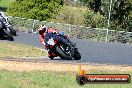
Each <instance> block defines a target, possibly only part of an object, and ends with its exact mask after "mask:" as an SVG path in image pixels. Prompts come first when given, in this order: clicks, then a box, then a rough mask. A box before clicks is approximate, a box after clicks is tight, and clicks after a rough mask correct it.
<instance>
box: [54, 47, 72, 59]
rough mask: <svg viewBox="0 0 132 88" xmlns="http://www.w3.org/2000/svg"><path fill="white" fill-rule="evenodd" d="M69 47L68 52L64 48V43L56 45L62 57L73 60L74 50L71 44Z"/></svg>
mask: <svg viewBox="0 0 132 88" xmlns="http://www.w3.org/2000/svg"><path fill="white" fill-rule="evenodd" d="M66 46H67V45H66ZM67 47H68V49H69V53H66V52H65V51H64V50H63V48H64V47H63V46H62V45H60V46H57V47H56V52H57V53H58V55H59V57H60V58H61V59H66V60H71V59H72V57H73V55H74V51H73V50H72V48H71V46H67Z"/></svg>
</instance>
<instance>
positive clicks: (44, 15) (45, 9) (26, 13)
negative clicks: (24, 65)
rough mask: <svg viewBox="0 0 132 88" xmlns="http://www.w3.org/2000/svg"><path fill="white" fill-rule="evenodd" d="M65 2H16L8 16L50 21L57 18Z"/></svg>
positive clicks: (44, 0)
mask: <svg viewBox="0 0 132 88" xmlns="http://www.w3.org/2000/svg"><path fill="white" fill-rule="evenodd" d="M61 5H63V0H16V1H15V2H13V3H12V6H11V7H10V8H9V9H8V11H7V12H8V14H9V15H11V16H16V17H24V18H31V19H37V20H41V21H42V20H49V19H52V18H54V17H55V16H56V14H57V12H58V11H59V7H60V6H61Z"/></svg>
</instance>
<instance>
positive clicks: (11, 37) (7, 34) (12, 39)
mask: <svg viewBox="0 0 132 88" xmlns="http://www.w3.org/2000/svg"><path fill="white" fill-rule="evenodd" d="M4 32H5V35H6V36H7V38H8V39H9V40H10V41H14V38H13V36H12V35H11V33H10V32H9V31H7V30H4Z"/></svg>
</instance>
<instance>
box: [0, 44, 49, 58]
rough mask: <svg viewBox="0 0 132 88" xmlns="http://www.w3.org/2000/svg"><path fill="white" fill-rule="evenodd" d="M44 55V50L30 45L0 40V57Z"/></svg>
mask: <svg viewBox="0 0 132 88" xmlns="http://www.w3.org/2000/svg"><path fill="white" fill-rule="evenodd" d="M45 55H47V53H46V52H44V51H42V50H40V49H38V48H35V47H32V46H27V45H22V44H17V43H13V42H4V41H0V57H5V58H6V57H13V58H19V57H21V58H22V57H23V58H25V57H38V56H45Z"/></svg>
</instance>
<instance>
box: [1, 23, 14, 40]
mask: <svg viewBox="0 0 132 88" xmlns="http://www.w3.org/2000/svg"><path fill="white" fill-rule="evenodd" d="M0 37H2V38H3V37H4V38H7V39H9V40H10V41H13V40H14V38H13V36H12V34H11V33H10V29H9V28H7V27H6V25H5V24H4V22H3V21H0Z"/></svg>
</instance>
